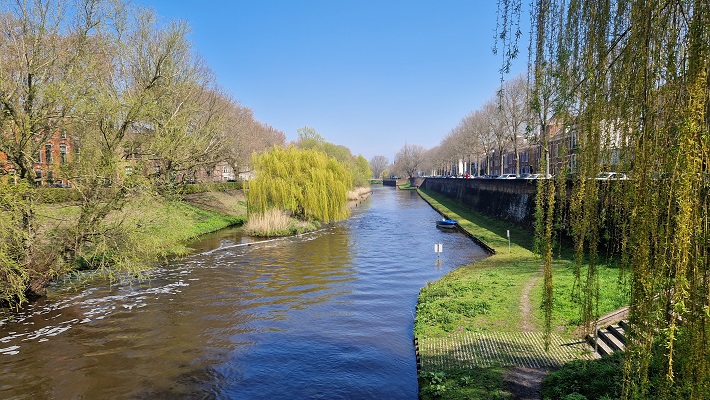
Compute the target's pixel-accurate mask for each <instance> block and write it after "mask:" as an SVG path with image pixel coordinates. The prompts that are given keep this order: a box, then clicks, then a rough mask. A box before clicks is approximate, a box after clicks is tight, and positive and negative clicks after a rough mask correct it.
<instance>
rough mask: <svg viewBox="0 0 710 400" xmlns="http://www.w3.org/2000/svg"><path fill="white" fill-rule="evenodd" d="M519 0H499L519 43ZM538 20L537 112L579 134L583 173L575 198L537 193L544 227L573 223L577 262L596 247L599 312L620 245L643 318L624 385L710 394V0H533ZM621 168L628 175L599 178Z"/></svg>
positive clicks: (690, 395) (577, 166)
mask: <svg viewBox="0 0 710 400" xmlns="http://www.w3.org/2000/svg"><path fill="white" fill-rule="evenodd" d="M521 4H522V2H521V1H520V0H500V1H499V10H503V12H504V14H505V17H504V21H506V22H504V24H503V25H505V26H504V28H503V32H502V34H501V35H500V37H501V39H503V42H504V44H505V45H506V46H512V47H513V48H514V49H515V46H516V45H515V44H514V43H511V41H512V40H513V37H512V36H506V34H507V33H510V32H512V31H511V29H515V28H516V26H517V25H516V24H515V23H508V22H507V21H509V20H508V18H509V17H513V18H511V20H514V19H515V18H514V17H515V15H516V14H517V15H518V16H519V15H520V5H521ZM531 20H532V21H534V22H533V32H534V34H533V41H534V45H533V46H532V48H534V49H535V50H534V54H533V55H532V57H531V61H532V62H531V65H533V73H534V77H535V79H534V82H533V84H532V91H531V92H532V93H533V96H532V97H533V98H534V101H533V102H532V104H533V106H534V107H533V108H534V110H533V111H534V112H535V113H537V114H538V115H539V116H542V115H545V114H546V115H547V118H541V119H543V120H548V119H549V118H550V117H554V118H557V119H558V120H562V121H563V122H564V123H565V124H566V126H567V127H568V128H570V129H571V130H574V132H575V134H576V139H577V140H576V142H577V143H576V147H575V149H574V152H575V163H574V165H570V167H572V166H573V167H574V171H573V172H574V173H575V174H576V175H577V178H576V179H575V180H574V181H573V182H572V185H571V188H570V190H569V192H568V195H567V198H566V199H562V198H560V197H558V198H554V197H553V196H557V194H559V193H564V190H562V191H559V190H553V189H552V188H546V191H545V193H544V194H543V195H544V196H545V197H546V198H542V197H541V198H539V199H538V207H539V212H538V216H543V217H545V220H544V221H540V225H539V226H538V228H539V229H538V233H543V234H544V235H545V236H544V237H542V240H544V241H550V237H551V231H550V230H551V229H552V228H553V226H554V224H556V223H557V222H564V223H565V224H566V225H567V228H568V233H571V235H572V237H573V239H574V243H575V250H576V253H577V265H580V264H581V262H582V260H583V259H587V260H588V261H587V263H588V264H589V268H588V269H587V272H586V274H582V272H581V270H579V269H578V272H577V275H578V281H579V282H578V291H579V293H580V295H581V298H582V299H583V304H582V305H583V317H584V318H585V319H587V320H588V319H593V318H594V317H595V315H598V314H599V310H598V299H599V296H600V289H601V287H600V285H599V277H598V271H597V269H596V265H597V260H598V257H597V252H598V250H599V249H598V247H599V246H598V244H600V243H602V239H604V238H605V236H608V237H609V238H611V239H612V240H613V242H614V243H612V244H617V246H618V247H619V248H620V250H621V252H622V254H623V260H622V261H623V262H622V266H623V267H624V269H625V270H626V271H628V272H629V273H630V274H629V279H630V286H631V304H630V325H631V326H632V327H633V328H632V329H630V330H629V331H628V332H627V333H628V335H627V343H626V345H627V350H628V354H629V355H630V357H627V358H626V365H625V367H624V375H625V377H624V388H623V397H624V398H628V399H632V398H633V399H636V398H687V399H707V398H710V346H708V345H707V338H708V336H709V335H710V312H709V311H708V310H710V296H709V295H708V287H709V286H710V262H708V253H709V251H708V250H709V249H710V246H709V245H708V243H709V241H708V237H709V236H710V222H709V221H710V218H709V217H708V209H710V196H709V194H710V185H709V182H710V179H709V177H708V165H710V115H709V113H710V90H708V88H710V79H709V70H708V60H710V40H708V38H709V37H710V3H708V1H707V0H677V1H631V2H623V1H618V2H610V1H606V0H588V1H576V2H569V1H566V0H552V1H546V2H535V6H534V8H533V18H532V19H531ZM507 54H508V55H511V54H515V51H511V52H507ZM553 113H554V114H555V115H553ZM542 139H543V140H542V141H543V143H542V147H543V148H546V143H545V140H544V139H545V138H544V136H543V137H542ZM543 158H544V155H543ZM612 169H613V170H616V171H618V172H625V173H628V174H629V176H630V177H631V179H630V180H629V181H626V182H605V183H604V184H601V183H600V184H598V182H596V181H594V180H592V179H589V178H592V177H593V176H594V175H595V174H597V173H599V172H600V171H606V170H612ZM560 183H562V182H560ZM549 184H552V182H551V183H549ZM557 184H558V183H555V185H557ZM564 185H565V186H563V188H564V187H566V185H567V183H564ZM604 193H608V196H607V198H604V196H603V195H604ZM555 202H559V203H560V207H559V209H563V208H567V207H568V208H569V214H568V215H564V216H562V215H561V217H565V218H564V221H563V218H559V220H558V221H555V220H553V218H550V216H551V215H552V212H554V210H555V209H556V206H555V207H553V205H554V204H556V203H555ZM610 206H615V207H616V208H613V207H610ZM605 214H608V215H605ZM605 218H607V219H610V220H612V221H611V222H613V224H612V225H615V226H616V228H614V231H613V232H609V229H608V227H609V225H610V224H609V222H610V221H609V220H605ZM541 248H542V249H544V246H543V247H541ZM552 279H553V278H552V275H548V274H546V276H545V280H546V281H549V289H552V286H551V285H552ZM547 306H548V307H549V304H548V305H547Z"/></svg>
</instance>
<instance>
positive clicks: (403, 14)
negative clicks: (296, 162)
mask: <svg viewBox="0 0 710 400" xmlns="http://www.w3.org/2000/svg"><path fill="white" fill-rule="evenodd" d="M134 2H135V3H136V4H140V5H143V6H148V7H152V8H153V9H155V11H156V12H157V14H158V15H159V16H160V17H161V18H163V19H165V20H169V19H180V20H185V21H187V22H188V23H189V25H190V27H191V34H190V39H191V41H192V42H193V45H194V49H195V51H196V52H197V53H199V54H200V55H201V56H202V57H203V58H204V59H205V61H206V62H207V64H208V65H209V66H210V67H211V68H212V70H213V71H214V72H215V74H216V75H217V80H218V82H219V84H220V85H221V86H222V87H223V88H224V89H225V90H226V91H227V92H228V93H229V94H230V95H232V96H233V97H234V98H235V99H237V100H238V101H239V102H240V103H241V104H243V105H245V106H247V107H250V108H251V109H252V110H253V111H254V115H255V117H256V119H257V120H259V121H261V122H263V123H267V124H269V125H271V126H273V127H275V128H277V129H279V130H281V131H283V132H284V133H285V134H286V137H287V140H289V141H290V140H293V139H295V138H296V137H297V132H296V130H297V129H298V128H300V127H303V126H310V127H312V128H315V129H316V130H317V131H318V132H319V133H321V134H322V135H323V136H324V137H325V139H326V140H327V141H329V142H332V143H335V144H341V145H344V146H347V147H348V148H350V150H351V151H352V152H353V154H356V155H357V154H362V155H363V156H365V157H366V158H367V159H368V160H369V159H370V158H372V156H374V155H384V156H386V157H387V158H389V160H390V162H392V161H393V158H394V154H395V153H396V152H397V151H398V150H399V149H400V148H401V147H402V146H403V145H404V144H405V143H409V144H418V145H422V146H424V147H425V148H431V147H434V146H436V145H438V144H439V143H440V141H441V139H442V138H443V137H444V136H445V135H446V134H447V133H448V132H449V131H450V130H451V129H452V128H453V127H455V126H456V124H457V123H458V122H459V121H460V120H461V118H463V117H464V116H465V115H466V114H467V113H468V112H470V111H472V110H475V109H478V108H479V107H480V106H481V105H482V104H483V103H484V102H485V101H486V100H487V99H490V98H491V97H492V96H494V95H495V91H496V89H497V87H498V85H499V84H500V73H499V72H498V71H499V69H500V66H501V63H502V59H501V56H496V55H494V54H493V52H492V48H493V45H494V30H495V25H496V8H497V1H496V0H437V1H434V0H431V1H419V0H360V1H346V0H214V1H213V0H203V1H194V0H189V1H180V0H134ZM524 18H526V17H524ZM524 36H525V37H527V33H524ZM523 48H524V49H526V45H523ZM526 62H527V56H526V55H525V54H523V55H522V57H520V60H518V61H516V64H515V65H514V70H515V72H517V73H520V72H522V71H523V70H524V68H525V64H526ZM509 77H510V76H509Z"/></svg>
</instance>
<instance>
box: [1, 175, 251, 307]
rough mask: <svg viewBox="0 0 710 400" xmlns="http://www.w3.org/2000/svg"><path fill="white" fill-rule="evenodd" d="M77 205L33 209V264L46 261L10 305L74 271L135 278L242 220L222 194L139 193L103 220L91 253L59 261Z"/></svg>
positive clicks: (237, 206)
mask: <svg viewBox="0 0 710 400" xmlns="http://www.w3.org/2000/svg"><path fill="white" fill-rule="evenodd" d="M79 214H80V205H79V203H78V202H76V201H66V202H56V203H41V204H39V205H37V206H36V209H35V217H36V218H35V221H34V223H35V224H36V229H37V236H36V239H35V249H36V252H35V253H34V254H33V255H32V256H33V257H36V258H38V259H43V260H44V259H46V260H49V261H48V262H47V263H46V265H48V266H47V267H45V268H44V269H42V270H31V269H29V268H28V269H27V270H26V271H25V272H24V276H26V278H25V281H24V283H23V285H24V289H21V290H23V291H24V292H25V296H26V297H24V298H23V297H19V296H17V297H10V296H6V297H4V298H3V299H2V300H5V305H6V306H7V305H10V306H12V305H14V304H15V303H18V302H19V303H21V302H24V301H26V300H27V299H30V298H36V297H40V296H43V295H45V294H46V287H47V285H48V284H49V283H50V282H51V281H52V280H57V279H62V278H64V277H65V276H67V275H71V274H75V273H77V272H82V273H83V272H86V271H95V272H96V273H92V274H89V275H90V276H107V277H110V278H112V279H113V278H116V277H119V276H121V275H131V276H139V275H141V274H142V272H143V271H144V270H146V269H149V268H151V267H152V266H153V265H154V264H155V263H156V262H161V261H162V260H165V259H167V258H168V257H174V256H181V255H185V254H187V253H189V252H190V249H189V248H188V247H187V243H189V242H190V241H192V240H194V239H195V238H197V237H199V236H201V235H204V234H206V233H210V232H214V231H217V230H220V229H223V228H226V227H228V226H233V225H239V224H241V223H243V222H244V220H245V218H246V203H245V202H244V194H243V192H242V190H238V189H224V188H219V190H214V191H208V192H200V193H190V194H184V195H172V196H167V197H166V196H162V195H159V194H156V193H149V192H146V193H142V194H140V195H137V196H134V197H131V198H130V199H128V201H127V202H126V204H125V205H124V206H123V207H122V208H121V210H120V211H112V212H110V213H109V214H108V215H107V216H106V219H105V225H104V228H103V229H105V234H104V235H102V237H98V238H97V239H95V240H94V242H93V243H94V244H95V246H94V249H95V250H94V251H93V252H92V253H89V254H81V253H80V254H78V255H77V257H76V258H74V259H68V260H64V259H62V257H61V256H60V250H61V247H62V243H66V241H67V240H70V236H69V235H70V234H71V232H72V231H73V230H75V229H77V227H76V223H77V222H76V221H77V220H78V218H79Z"/></svg>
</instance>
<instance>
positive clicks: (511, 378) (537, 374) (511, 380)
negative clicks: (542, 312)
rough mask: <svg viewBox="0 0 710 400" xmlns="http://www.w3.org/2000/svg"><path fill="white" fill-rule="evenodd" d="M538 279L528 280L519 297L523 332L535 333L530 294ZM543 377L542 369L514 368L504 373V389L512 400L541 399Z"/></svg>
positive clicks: (544, 373)
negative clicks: (510, 395)
mask: <svg viewBox="0 0 710 400" xmlns="http://www.w3.org/2000/svg"><path fill="white" fill-rule="evenodd" d="M540 278H541V276H540V275H538V276H536V277H534V278H532V279H530V280H529V281H528V282H527V283H526V284H525V287H524V288H523V292H522V293H521V295H520V316H521V318H520V330H521V331H523V332H534V331H537V326H536V325H535V324H534V323H533V321H532V301H531V300H530V292H532V289H533V287H535V284H536V283H537V281H539V280H540ZM545 375H547V370H545V369H542V368H528V367H515V368H511V369H509V370H508V371H507V372H506V374H505V378H504V379H505V382H506V388H507V389H508V390H509V391H510V393H511V394H512V395H513V398H514V399H522V400H538V399H541V398H542V393H541V386H542V380H543V379H544V378H545Z"/></svg>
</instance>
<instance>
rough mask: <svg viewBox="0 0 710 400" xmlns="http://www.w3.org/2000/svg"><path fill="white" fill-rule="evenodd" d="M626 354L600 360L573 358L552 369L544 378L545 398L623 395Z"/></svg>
mask: <svg viewBox="0 0 710 400" xmlns="http://www.w3.org/2000/svg"><path fill="white" fill-rule="evenodd" d="M623 360H624V354H623V353H621V352H616V353H614V354H611V355H609V356H604V357H602V358H601V359H598V360H579V361H573V362H571V363H569V364H567V365H565V366H564V367H562V368H561V369H560V370H558V371H555V372H552V373H550V374H549V375H548V376H547V377H546V378H545V380H544V381H543V382H542V398H543V399H546V400H547V399H549V400H558V399H559V400H563V399H565V400H573V399H575V400H581V399H589V400H598V399H605V398H611V399H617V398H619V397H620V396H621V386H622V382H623Z"/></svg>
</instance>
